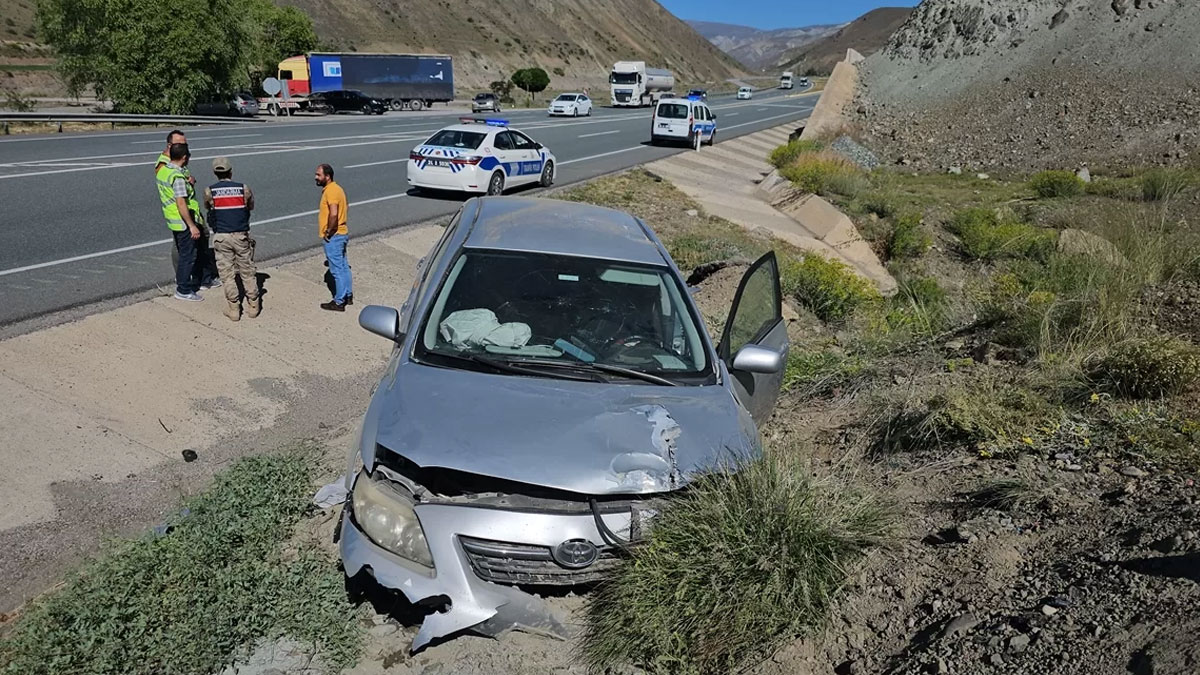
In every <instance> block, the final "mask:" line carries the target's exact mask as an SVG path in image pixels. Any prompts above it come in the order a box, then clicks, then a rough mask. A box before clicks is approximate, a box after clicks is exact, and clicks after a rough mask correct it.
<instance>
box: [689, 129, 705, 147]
mask: <svg viewBox="0 0 1200 675" xmlns="http://www.w3.org/2000/svg"><path fill="white" fill-rule="evenodd" d="M701 138H702V134H701V133H700V132H699V131H693V132H692V137H691V138H690V139H688V142H689V143H690V144H691V146H692V149H693V150H695V151H697V152H699V151H700V139H701Z"/></svg>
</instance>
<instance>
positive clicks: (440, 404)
mask: <svg viewBox="0 0 1200 675" xmlns="http://www.w3.org/2000/svg"><path fill="white" fill-rule="evenodd" d="M388 384H390V385H391V386H390V388H387V389H383V388H381V389H380V391H378V392H377V393H376V396H379V397H382V399H381V400H377V401H375V402H374V403H376V404H378V405H373V406H372V408H375V409H376V410H377V411H378V415H379V418H378V420H377V427H376V429H377V432H376V437H375V441H376V443H378V444H379V445H381V446H383V447H385V448H388V449H389V450H391V451H393V452H396V453H398V454H400V455H402V456H404V457H405V458H407V459H409V460H410V461H412V462H414V463H415V464H417V465H418V466H421V467H440V468H446V469H455V470H459V471H465V472H469V473H473V474H478V475H484V476H492V477H496V478H502V479H506V480H512V481H517V482H521V483H527V484H533V485H539V486H543V487H547V488H554V489H558V490H566V491H569V492H575V493H580V494H589V495H604V494H643V493H651V492H663V491H668V490H672V489H675V488H678V487H681V486H682V485H683V484H684V483H686V482H687V480H688V476H689V474H692V473H694V472H696V471H701V470H704V469H708V468H711V467H713V466H715V465H717V464H719V463H721V462H722V461H725V460H729V459H731V458H733V457H735V456H741V455H745V454H747V453H749V452H752V451H753V450H754V449H755V448H757V447H758V443H757V438H756V432H755V430H754V426H753V423H752V422H751V421H750V418H749V416H748V415H746V414H745V412H744V411H743V410H742V408H741V407H740V406H739V405H738V404H737V403H736V401H735V400H734V399H733V396H732V395H731V393H730V391H729V390H728V389H727V388H725V387H721V386H717V385H712V386H703V387H693V386H681V387H659V386H652V385H643V384H604V383H591V382H574V381H567V380H555V379H545V378H531V377H521V376H512V375H499V374H491V373H479V372H474V371H468V370H458V369H451V368H437V367H432V366H426V365H422V364H415V363H406V364H404V365H403V366H401V367H400V368H399V369H398V372H397V374H396V379H395V380H394V381H391V382H388V381H385V382H384V383H383V386H387V385H388ZM364 461H367V463H368V465H370V464H372V463H373V458H372V459H368V458H366V457H364Z"/></svg>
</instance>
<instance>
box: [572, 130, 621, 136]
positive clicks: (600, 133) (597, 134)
mask: <svg viewBox="0 0 1200 675" xmlns="http://www.w3.org/2000/svg"><path fill="white" fill-rule="evenodd" d="M619 133H621V130H620V129H613V130H612V131H597V132H596V133H594V134H580V136H579V137H580V138H591V137H592V136H607V135H608V134H619Z"/></svg>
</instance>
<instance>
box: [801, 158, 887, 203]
mask: <svg viewBox="0 0 1200 675" xmlns="http://www.w3.org/2000/svg"><path fill="white" fill-rule="evenodd" d="M779 174H780V175H781V176H783V177H784V178H786V179H788V180H790V181H792V183H794V184H795V185H796V187H798V188H800V189H801V190H803V191H805V192H810V193H812V194H816V195H826V194H830V193H837V194H841V195H845V196H847V197H853V196H855V195H857V194H858V193H859V192H861V191H862V190H865V189H867V188H868V187H869V186H870V184H869V182H868V181H867V180H866V178H865V177H864V176H863V175H862V172H861V171H860V170H859V169H858V167H856V166H854V165H853V164H851V163H850V162H848V161H846V160H845V159H842V158H841V157H839V156H837V155H834V154H832V153H827V152H820V153H811V152H810V153H804V154H801V155H800V156H798V157H796V158H795V159H793V160H792V161H791V162H790V163H789V164H787V165H786V166H784V167H783V168H782V169H780V170H779Z"/></svg>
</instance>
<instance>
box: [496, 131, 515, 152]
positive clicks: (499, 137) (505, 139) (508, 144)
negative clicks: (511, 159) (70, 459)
mask: <svg viewBox="0 0 1200 675" xmlns="http://www.w3.org/2000/svg"><path fill="white" fill-rule="evenodd" d="M496 149H497V150H512V149H513V142H512V136H511V135H510V134H509V133H508V132H507V131H502V132H500V133H498V134H496Z"/></svg>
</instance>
